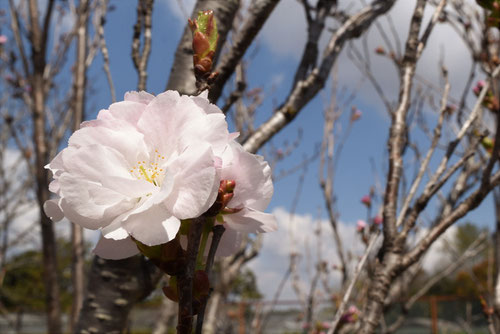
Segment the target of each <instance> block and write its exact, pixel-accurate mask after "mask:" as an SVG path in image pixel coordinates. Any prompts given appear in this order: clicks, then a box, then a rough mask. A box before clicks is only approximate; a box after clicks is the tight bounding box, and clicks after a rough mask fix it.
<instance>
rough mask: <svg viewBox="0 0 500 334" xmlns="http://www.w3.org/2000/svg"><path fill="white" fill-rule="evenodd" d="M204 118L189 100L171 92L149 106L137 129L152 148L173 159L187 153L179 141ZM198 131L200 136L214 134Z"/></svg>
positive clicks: (200, 129)
mask: <svg viewBox="0 0 500 334" xmlns="http://www.w3.org/2000/svg"><path fill="white" fill-rule="evenodd" d="M204 115H205V113H204V112H203V111H202V110H201V109H199V108H197V106H196V105H195V104H194V102H193V101H191V100H190V99H189V98H188V97H187V96H183V97H181V96H179V93H177V92H175V91H167V92H165V93H162V94H159V95H158V96H157V97H156V98H155V99H154V100H153V101H151V103H150V104H148V105H147V106H146V111H145V112H144V113H143V114H142V116H141V119H140V120H139V122H138V123H137V126H138V128H139V130H140V131H141V132H142V133H144V136H145V140H146V142H147V143H148V145H150V147H154V148H155V149H158V150H159V151H160V152H162V154H164V155H165V156H167V158H169V157H170V156H171V154H172V153H173V152H175V151H182V150H183V148H182V147H179V140H181V137H182V133H183V132H184V129H185V128H186V127H188V126H190V124H191V123H192V122H194V121H196V119H197V118H200V117H203V116H204ZM198 130H199V132H198V134H200V133H203V132H205V131H210V129H207V128H199V129H198ZM194 139H196V138H194Z"/></svg>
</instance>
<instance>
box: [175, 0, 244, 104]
mask: <svg viewBox="0 0 500 334" xmlns="http://www.w3.org/2000/svg"><path fill="white" fill-rule="evenodd" d="M239 5H240V1H239V0H226V1H217V0H199V1H198V2H197V3H196V5H195V6H194V9H193V13H192V14H191V17H196V16H197V13H198V12H199V11H202V10H208V9H211V10H213V11H214V14H215V18H216V20H217V29H218V31H219V41H218V43H217V44H218V47H217V53H216V54H215V57H214V63H215V62H216V61H217V58H218V56H219V53H220V51H221V46H222V45H223V43H224V41H225V40H226V37H227V34H228V33H229V30H231V27H232V25H233V20H234V17H235V15H236V12H237V11H238V8H239ZM191 43H192V37H191V30H190V29H189V26H187V25H186V28H184V33H183V34H182V38H181V40H180V42H179V45H178V46H177V50H176V51H175V58H174V64H173V66H172V69H171V71H170V76H169V78H168V83H167V87H166V89H167V90H169V89H175V90H177V91H179V93H181V94H194V93H195V92H196V85H195V82H196V81H195V78H194V70H193V50H192V48H191Z"/></svg>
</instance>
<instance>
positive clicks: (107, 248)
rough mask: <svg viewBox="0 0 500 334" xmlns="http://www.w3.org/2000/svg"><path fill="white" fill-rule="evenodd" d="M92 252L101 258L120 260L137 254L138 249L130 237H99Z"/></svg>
mask: <svg viewBox="0 0 500 334" xmlns="http://www.w3.org/2000/svg"><path fill="white" fill-rule="evenodd" d="M94 254H96V255H97V256H99V257H102V258H103V259H108V260H121V259H125V258H127V257H131V256H134V255H136V254H139V249H138V248H137V245H136V244H135V242H133V241H132V239H131V238H126V239H122V240H113V239H106V238H104V237H101V239H99V242H98V243H97V245H96V246H95V248H94Z"/></svg>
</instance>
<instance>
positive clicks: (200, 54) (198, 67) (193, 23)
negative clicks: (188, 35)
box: [188, 10, 219, 80]
mask: <svg viewBox="0 0 500 334" xmlns="http://www.w3.org/2000/svg"><path fill="white" fill-rule="evenodd" d="M188 22H189V27H190V28H191V31H192V32H193V65H194V70H195V75H196V79H197V80H201V79H203V80H207V78H209V77H210V75H211V74H212V73H211V70H212V64H213V58H214V55H215V51H216V48H217V40H218V38H219V34H218V32H217V23H216V20H215V17H214V12H213V11H212V10H206V11H200V12H199V13H198V17H197V18H196V19H194V20H190V19H189V20H188Z"/></svg>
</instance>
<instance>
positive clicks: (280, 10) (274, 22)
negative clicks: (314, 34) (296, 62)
mask: <svg viewBox="0 0 500 334" xmlns="http://www.w3.org/2000/svg"><path fill="white" fill-rule="evenodd" d="M259 37H260V38H262V41H263V42H264V44H265V45H266V46H267V47H268V48H269V49H270V50H271V52H272V53H273V54H275V55H276V56H279V57H290V58H292V59H300V57H301V56H302V50H303V47H304V45H305V42H306V39H307V24H306V18H305V14H304V10H303V7H302V5H301V4H300V3H299V2H298V1H292V0H287V1H281V2H279V4H278V5H277V6H276V8H275V9H274V11H273V12H272V13H271V16H270V17H269V19H268V20H267V22H266V23H265V24H264V27H262V31H261V32H260V34H259Z"/></svg>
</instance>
